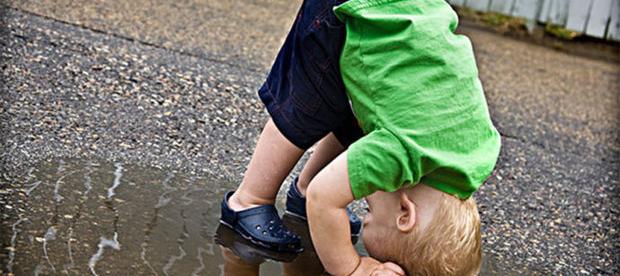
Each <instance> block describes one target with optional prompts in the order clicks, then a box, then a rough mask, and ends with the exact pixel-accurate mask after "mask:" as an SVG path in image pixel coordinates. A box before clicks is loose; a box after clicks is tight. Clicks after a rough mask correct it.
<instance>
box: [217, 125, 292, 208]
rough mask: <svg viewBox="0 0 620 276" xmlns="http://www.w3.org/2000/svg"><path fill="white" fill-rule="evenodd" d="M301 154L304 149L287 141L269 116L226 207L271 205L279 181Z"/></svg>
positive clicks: (278, 187) (279, 183)
mask: <svg viewBox="0 0 620 276" xmlns="http://www.w3.org/2000/svg"><path fill="white" fill-rule="evenodd" d="M303 153H304V150H302V149H300V148H298V147H297V146H295V145H294V144H293V143H291V142H290V141H288V140H287V139H286V137H284V135H282V133H281V132H280V131H279V130H278V128H277V127H276V125H275V124H274V123H273V121H272V120H271V119H269V121H268V122H267V123H266V124H265V127H264V128H263V132H262V133H261V135H260V137H259V139H258V143H257V144H256V148H254V154H253V155H252V159H251V160H250V164H249V165H248V168H247V170H246V171H245V174H244V176H243V181H242V182H241V185H240V186H239V188H238V189H237V191H235V193H234V194H233V195H232V196H231V197H230V199H229V200H228V204H229V206H230V208H231V209H233V210H235V211H240V210H243V209H247V208H251V207H255V206H258V205H266V204H274V202H275V198H276V195H277V193H278V190H279V189H280V185H281V184H282V181H284V179H285V178H286V176H287V175H288V174H289V172H290V171H291V170H292V169H293V167H294V166H295V164H296V163H297V161H299V158H301V156H302V154H303Z"/></svg>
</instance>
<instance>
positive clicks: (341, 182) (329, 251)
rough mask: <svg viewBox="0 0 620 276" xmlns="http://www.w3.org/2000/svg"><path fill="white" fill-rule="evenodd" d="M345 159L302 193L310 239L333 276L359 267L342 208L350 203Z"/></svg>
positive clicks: (321, 175)
mask: <svg viewBox="0 0 620 276" xmlns="http://www.w3.org/2000/svg"><path fill="white" fill-rule="evenodd" d="M353 199H354V197H353V192H352V191H351V187H350V185H349V180H348V174H347V170H346V155H341V156H339V157H338V158H337V159H336V160H335V161H333V162H332V164H331V165H330V166H328V167H327V168H325V169H323V171H321V172H320V173H319V174H318V175H317V176H315V177H314V179H313V180H312V183H311V184H310V186H309V187H308V190H307V192H306V200H307V201H306V210H307V214H308V224H309V226H310V235H311V236H312V242H313V244H314V248H315V249H316V252H317V254H318V255H319V258H320V259H321V262H322V263H323V265H324V266H325V269H326V270H327V271H328V272H329V273H331V274H334V275H343V274H344V275H347V274H351V273H352V272H353V271H354V270H355V269H356V267H357V266H358V265H359V263H360V257H359V256H358V254H357V252H356V251H355V248H353V244H352V243H351V229H350V228H349V219H348V216H347V214H346V211H345V208H346V206H347V204H349V203H350V202H351V201H353Z"/></svg>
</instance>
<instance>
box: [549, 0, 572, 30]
mask: <svg viewBox="0 0 620 276" xmlns="http://www.w3.org/2000/svg"><path fill="white" fill-rule="evenodd" d="M569 3H570V2H569V1H567V0H551V3H550V5H549V13H548V15H547V20H546V21H547V22H550V23H551V24H555V25H561V26H564V25H565V24H566V19H567V18H568V4H569Z"/></svg>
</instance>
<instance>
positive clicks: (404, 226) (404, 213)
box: [396, 192, 417, 233]
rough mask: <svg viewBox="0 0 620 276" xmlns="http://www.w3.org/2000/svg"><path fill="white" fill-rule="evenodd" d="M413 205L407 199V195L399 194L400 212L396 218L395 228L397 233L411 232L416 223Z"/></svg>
mask: <svg viewBox="0 0 620 276" xmlns="http://www.w3.org/2000/svg"><path fill="white" fill-rule="evenodd" d="M415 206H416V205H415V203H414V202H413V201H412V200H411V199H410V198H409V196H408V195H407V193H405V192H401V193H400V210H399V212H398V216H397V217H396V227H397V228H398V230H399V231H401V232H404V233H409V232H411V231H413V228H414V227H415V224H416V223H417V221H416V208H415Z"/></svg>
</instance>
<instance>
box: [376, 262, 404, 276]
mask: <svg viewBox="0 0 620 276" xmlns="http://www.w3.org/2000/svg"><path fill="white" fill-rule="evenodd" d="M381 269H382V270H385V271H390V272H392V273H394V274H388V275H399V276H405V270H403V269H402V268H401V267H400V266H399V265H397V264H395V263H392V262H386V263H383V264H381Z"/></svg>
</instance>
